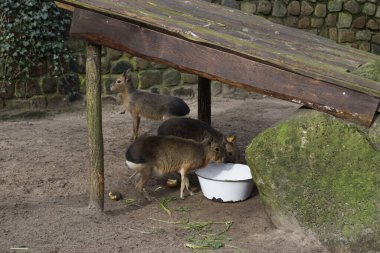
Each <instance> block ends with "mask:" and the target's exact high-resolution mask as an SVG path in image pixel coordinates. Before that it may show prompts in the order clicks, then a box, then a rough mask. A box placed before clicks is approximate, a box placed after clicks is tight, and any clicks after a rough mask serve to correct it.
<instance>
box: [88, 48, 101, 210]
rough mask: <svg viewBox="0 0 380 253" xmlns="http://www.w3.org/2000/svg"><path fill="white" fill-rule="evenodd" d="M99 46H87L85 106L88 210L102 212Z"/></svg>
mask: <svg viewBox="0 0 380 253" xmlns="http://www.w3.org/2000/svg"><path fill="white" fill-rule="evenodd" d="M100 54H101V46H98V45H94V44H87V61H86V104H87V129H88V146H89V158H90V167H89V170H90V182H89V183H90V185H89V186H90V202H89V208H91V209H96V210H98V211H103V210H104V155H103V133H102V105H101V85H100Z"/></svg>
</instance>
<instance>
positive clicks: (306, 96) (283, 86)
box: [71, 9, 379, 126]
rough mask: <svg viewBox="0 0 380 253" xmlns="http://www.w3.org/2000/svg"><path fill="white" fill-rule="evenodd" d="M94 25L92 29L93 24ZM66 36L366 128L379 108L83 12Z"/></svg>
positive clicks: (371, 100)
mask: <svg viewBox="0 0 380 253" xmlns="http://www.w3.org/2000/svg"><path fill="white" fill-rule="evenodd" d="M95 21H96V24H97V25H94V22H95ZM110 27H112V29H110ZM114 31H118V32H117V33H115V32H114ZM71 34H72V35H73V36H75V37H77V38H80V39H85V40H88V41H92V42H96V43H101V44H102V45H105V46H108V47H111V48H115V49H117V50H121V51H126V52H128V53H131V54H133V55H137V56H140V57H143V58H146V59H148V60H154V61H158V62H161V63H164V64H167V65H170V66H172V67H174V68H177V69H179V70H183V71H187V72H190V73H194V74H197V75H200V76H202V77H204V78H208V79H213V80H219V81H221V82H223V83H227V84H230V85H232V86H235V87H238V88H241V89H245V90H248V91H253V92H258V93H263V94H267V95H270V96H273V97H277V98H280V99H285V100H289V101H293V102H296V103H300V104H303V105H306V106H308V107H311V108H314V109H317V110H320V111H324V112H327V113H330V114H333V115H335V116H338V117H341V118H345V119H349V120H352V121H354V122H358V123H361V124H363V125H366V126H369V125H370V124H371V122H372V119H373V116H374V114H375V112H376V110H377V107H378V105H379V98H377V97H374V96H372V95H367V94H365V93H362V92H358V91H355V90H352V89H348V88H346V87H343V86H337V85H335V83H334V81H335V79H333V78H331V79H328V80H326V79H325V80H320V79H319V78H312V77H308V76H304V75H301V74H297V73H294V72H289V71H287V70H283V69H280V68H276V67H274V66H271V65H267V64H265V63H262V62H257V61H252V60H251V59H247V58H244V57H242V56H239V55H236V54H232V53H229V52H225V51H221V50H218V49H215V48H210V47H205V46H203V45H200V44H198V43H193V42H191V41H188V40H184V39H181V38H177V37H175V36H171V35H167V34H162V33H160V32H158V31H154V30H150V29H147V28H145V27H141V26H138V25H135V24H131V23H128V22H123V21H120V20H117V19H114V18H110V17H108V16H104V15H101V14H97V13H93V12H89V11H85V10H79V9H78V10H76V11H75V12H74V16H73V20H72V28H71ZM127 35H128V36H127Z"/></svg>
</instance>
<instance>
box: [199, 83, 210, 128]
mask: <svg viewBox="0 0 380 253" xmlns="http://www.w3.org/2000/svg"><path fill="white" fill-rule="evenodd" d="M198 119H199V120H202V121H204V122H206V123H208V124H211V80H210V79H207V78H204V77H200V76H199V77H198Z"/></svg>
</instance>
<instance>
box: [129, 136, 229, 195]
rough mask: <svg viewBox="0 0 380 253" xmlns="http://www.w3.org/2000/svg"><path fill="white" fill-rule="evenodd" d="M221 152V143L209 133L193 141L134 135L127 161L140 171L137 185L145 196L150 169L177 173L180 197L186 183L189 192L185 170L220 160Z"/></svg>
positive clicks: (132, 167) (131, 166) (161, 172)
mask: <svg viewBox="0 0 380 253" xmlns="http://www.w3.org/2000/svg"><path fill="white" fill-rule="evenodd" d="M223 152H224V150H223V146H218V145H216V144H215V143H214V142H212V139H211V137H207V138H206V139H205V140H203V141H202V142H196V141H193V140H188V139H183V138H179V137H174V136H147V137H140V138H138V139H136V141H135V142H133V143H132V144H131V146H130V147H129V148H128V149H127V152H126V163H127V165H128V166H129V167H130V168H131V169H133V170H135V171H136V172H138V173H140V179H139V182H138V183H137V185H136V188H137V189H138V190H139V191H141V192H143V193H145V194H146V197H147V198H148V199H149V196H148V195H147V193H146V192H145V190H144V185H145V183H146V182H147V181H148V180H149V178H150V177H151V176H152V174H153V172H156V173H158V174H166V173H170V172H178V173H180V174H181V192H180V197H181V198H183V191H184V188H185V187H186V189H187V190H188V191H189V193H190V195H192V192H191V191H190V189H189V187H190V185H189V179H188V177H187V173H188V172H189V171H192V170H196V169H199V168H202V167H205V166H207V165H208V164H209V163H210V162H211V161H216V162H220V161H221V159H222V156H223Z"/></svg>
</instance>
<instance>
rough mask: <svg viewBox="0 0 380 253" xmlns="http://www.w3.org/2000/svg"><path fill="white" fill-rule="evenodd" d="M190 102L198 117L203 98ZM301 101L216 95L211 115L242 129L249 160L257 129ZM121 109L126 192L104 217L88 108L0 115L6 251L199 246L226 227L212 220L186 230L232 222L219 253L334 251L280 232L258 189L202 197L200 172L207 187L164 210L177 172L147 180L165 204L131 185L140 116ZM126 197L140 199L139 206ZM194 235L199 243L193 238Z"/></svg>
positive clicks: (115, 159) (118, 177)
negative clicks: (94, 178)
mask: <svg viewBox="0 0 380 253" xmlns="http://www.w3.org/2000/svg"><path fill="white" fill-rule="evenodd" d="M188 103H189V104H190V105H191V109H192V113H191V116H193V117H194V116H195V115H196V101H194V100H190V101H188ZM297 108H298V106H296V105H294V104H290V103H287V102H284V101H279V100H274V99H271V98H264V99H255V100H251V99H250V100H231V99H228V100H227V99H214V101H213V109H212V111H213V118H212V121H213V126H214V127H215V128H217V129H219V130H220V131H222V132H223V133H225V134H229V133H235V134H236V135H237V136H238V139H237V141H238V146H239V147H240V150H241V156H242V157H244V149H245V147H246V146H247V145H248V143H249V141H250V140H251V139H252V138H253V137H254V136H255V135H257V134H258V133H259V132H260V131H262V130H263V129H265V128H267V127H269V126H270V125H272V124H274V123H275V122H277V121H278V120H280V119H281V118H284V117H286V116H287V115H289V114H291V113H292V112H293V111H295V110H296V109H297ZM118 110H119V108H118V106H115V105H104V107H103V134H104V148H105V180H106V181H105V188H106V189H105V191H106V193H108V192H109V191H119V192H121V193H122V195H123V197H124V199H123V200H120V201H111V200H110V199H108V198H106V200H105V212H104V213H103V214H98V213H96V212H94V211H91V210H89V209H88V208H87V205H88V194H87V188H88V186H87V185H88V183H87V179H88V158H87V131H86V117H85V111H84V110H83V109H81V110H76V111H71V112H67V111H66V112H60V113H57V112H52V111H51V112H49V113H48V115H47V116H45V117H43V118H39V119H35V118H32V119H30V118H29V119H26V118H23V119H12V120H7V121H0V170H1V176H0V199H1V202H0V252H51V253H53V252H59V253H63V252H67V253H73V252H78V253H79V252H192V249H190V248H188V247H185V244H190V245H194V244H196V243H197V242H199V240H200V234H207V235H209V237H210V238H211V237H213V238H214V239H215V236H211V235H210V234H212V233H213V231H214V232H215V231H222V230H223V229H224V226H225V225H223V224H217V225H212V226H211V225H210V226H206V227H205V229H210V231H197V230H194V229H189V228H186V226H187V227H189V225H190V224H197V225H199V224H200V223H196V222H201V221H232V222H233V224H232V226H231V227H230V228H229V230H228V231H227V232H225V233H223V234H222V235H221V236H220V237H221V238H217V239H220V240H221V241H222V242H223V244H224V247H222V248H221V249H218V250H215V252H255V253H269V252H284V253H285V252H286V253H288V252H293V253H294V252H327V251H326V250H325V249H324V248H323V247H321V246H320V245H319V244H318V243H317V242H315V241H311V240H310V239H308V238H306V237H305V236H303V235H299V234H295V233H292V232H288V231H280V230H278V229H276V228H275V227H274V226H273V225H272V224H271V222H270V220H269V218H268V217H267V216H266V214H265V212H264V209H263V205H262V203H261V202H260V197H259V195H258V194H257V192H256V191H255V192H254V194H253V196H252V197H251V198H250V199H248V200H246V201H243V202H239V203H218V202H213V201H210V200H207V199H206V198H204V197H203V196H202V193H201V191H200V190H199V185H198V182H197V179H196V177H195V176H194V175H192V176H191V183H192V186H193V188H198V191H197V192H196V194H195V195H194V196H191V197H188V198H186V199H185V200H175V201H173V202H170V203H169V204H168V207H169V209H170V210H171V211H172V213H173V214H172V216H171V217H169V216H168V214H167V213H166V212H165V211H164V210H163V209H162V208H160V200H162V199H163V198H165V197H168V196H176V197H178V196H179V189H169V188H166V187H165V182H166V179H167V178H168V177H173V176H175V175H167V176H164V177H163V178H154V179H153V180H151V181H150V182H149V183H148V190H150V192H151V195H152V196H153V197H155V198H156V201H153V202H147V201H145V200H144V199H143V198H142V196H141V195H140V194H138V193H137V191H136V190H135V189H134V187H133V186H132V185H131V184H129V183H128V182H127V178H128V176H129V175H130V173H131V172H129V171H128V170H127V169H126V167H125V166H124V152H125V150H126V148H127V146H128V145H129V144H130V141H129V139H130V137H131V132H132V122H131V118H130V116H129V115H120V114H118ZM0 113H1V112H0ZM2 113H4V112H2ZM159 124H160V123H159V122H153V121H150V120H144V119H143V120H142V123H141V128H140V132H141V133H145V134H152V133H154V131H155V129H156V128H157V127H158V125H159ZM243 162H244V161H243ZM158 186H161V187H158ZM155 190H156V191H155ZM126 200H127V201H131V200H136V201H135V202H134V203H132V204H130V203H127V201H126ZM178 208H179V209H178ZM175 209H177V211H175ZM185 211H186V212H185ZM169 222H171V223H169ZM175 222H178V223H175ZM191 238H192V239H193V240H195V241H193V242H191V241H189V240H190V239H191ZM22 247H24V249H12V248H22ZM26 248H27V249H26ZM198 250H199V252H205V251H204V250H202V249H198Z"/></svg>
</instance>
